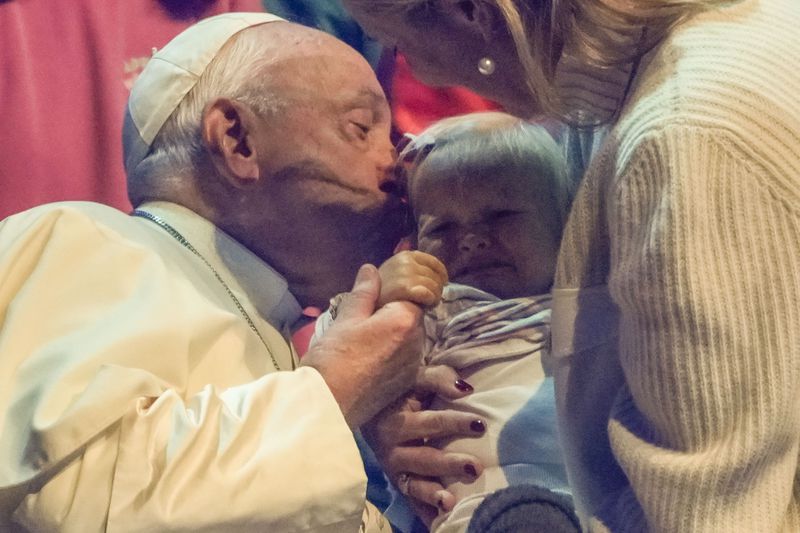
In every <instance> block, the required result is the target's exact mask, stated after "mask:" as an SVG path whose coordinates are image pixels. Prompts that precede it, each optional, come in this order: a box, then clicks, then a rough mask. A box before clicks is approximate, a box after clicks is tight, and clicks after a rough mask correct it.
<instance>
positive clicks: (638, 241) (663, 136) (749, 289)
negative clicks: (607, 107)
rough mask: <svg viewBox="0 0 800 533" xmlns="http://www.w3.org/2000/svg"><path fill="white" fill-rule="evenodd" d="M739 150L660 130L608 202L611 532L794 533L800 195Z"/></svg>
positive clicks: (687, 131)
mask: <svg viewBox="0 0 800 533" xmlns="http://www.w3.org/2000/svg"><path fill="white" fill-rule="evenodd" d="M737 139H738V138H737V137H735V136H734V135H733V134H731V133H729V132H728V131H727V130H724V129H721V128H713V127H702V126H697V125H695V126H689V125H682V124H680V123H678V124H676V123H674V122H673V123H670V124H669V125H667V126H665V127H657V128H650V129H649V131H648V133H647V134H645V135H643V136H642V137H640V139H639V140H638V141H637V143H636V145H635V146H634V147H633V148H632V150H631V152H630V157H629V158H626V159H627V161H626V162H625V164H624V167H623V168H621V169H618V174H617V178H616V179H615V180H614V181H613V182H612V183H611V184H610V187H609V189H608V190H607V197H606V200H607V201H606V206H607V223H608V232H609V242H610V273H609V278H608V282H609V290H610V293H611V296H612V298H613V300H614V301H615V303H616V304H617V305H618V307H619V310H620V322H619V329H618V331H619V361H620V364H621V366H622V369H623V371H624V375H625V383H626V384H625V386H624V387H623V389H622V390H621V392H620V394H619V395H618V396H617V399H616V402H615V405H614V407H613V408H612V412H611V418H610V421H609V426H608V431H609V438H610V441H611V446H612V449H613V451H614V455H615V457H616V459H617V461H618V462H619V464H620V466H621V467H622V468H623V470H624V471H625V474H626V475H627V477H628V479H629V482H630V487H629V489H627V490H626V491H623V494H622V495H619V496H618V497H616V498H613V499H612V500H613V501H608V502H607V504H609V505H610V507H608V508H606V509H605V510H601V511H599V513H597V516H599V518H601V519H603V521H604V522H605V523H606V524H605V525H606V526H608V527H610V528H611V530H612V531H643V530H647V529H649V530H652V531H669V532H678V531H764V532H765V531H796V530H797V529H798V528H800V512H799V511H798V498H799V497H800V486H799V485H798V481H797V468H798V451H800V270H798V268H797V266H798V263H799V260H798V258H800V194H798V193H799V192H800V190H799V189H798V182H797V179H796V178H797V176H791V175H787V167H783V168H781V166H780V165H777V164H771V165H768V163H766V162H767V161H771V162H775V160H776V159H775V158H774V157H771V158H766V157H764V154H759V153H755V152H754V151H753V149H751V148H750V146H748V145H746V144H745V143H742V142H739V141H738V140H737ZM762 162H763V163H762ZM595 525H596V523H595Z"/></svg>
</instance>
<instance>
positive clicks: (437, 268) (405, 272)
mask: <svg viewBox="0 0 800 533" xmlns="http://www.w3.org/2000/svg"><path fill="white" fill-rule="evenodd" d="M378 273H379V274H380V276H381V295H380V298H379V299H378V305H379V306H381V305H384V304H387V303H389V302H395V301H398V300H407V301H410V302H414V303H416V304H419V305H434V304H436V303H438V302H439V298H441V297H442V288H443V287H444V285H445V283H447V269H446V268H445V267H444V265H443V264H442V262H441V261H439V260H438V259H436V258H435V257H433V256H432V255H430V254H426V253H425V252H419V251H416V250H414V251H408V250H406V251H403V252H400V253H398V254H395V255H393V256H392V257H390V258H389V259H387V260H386V262H384V263H383V264H382V265H381V267H380V268H379V269H378Z"/></svg>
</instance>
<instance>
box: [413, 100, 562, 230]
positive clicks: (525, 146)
mask: <svg viewBox="0 0 800 533" xmlns="http://www.w3.org/2000/svg"><path fill="white" fill-rule="evenodd" d="M399 159H400V161H405V162H406V175H407V179H408V190H409V192H410V193H411V194H409V203H410V206H411V209H412V211H414V205H415V202H414V196H413V190H414V183H415V180H416V179H417V178H419V176H420V175H422V174H424V173H425V172H426V171H427V168H429V165H430V164H431V163H433V164H434V165H435V166H436V167H437V168H442V167H444V168H446V169H447V171H448V173H450V174H451V175H455V176H470V175H473V174H474V173H475V171H476V170H480V169H489V168H501V169H502V171H503V172H509V173H515V174H520V175H523V176H527V177H529V179H530V180H531V186H532V187H536V189H537V192H542V193H543V194H545V195H549V196H550V198H549V200H550V201H549V202H548V203H549V205H550V206H551V207H552V208H553V215H554V216H553V221H554V225H553V227H551V228H550V229H551V230H552V232H553V234H554V235H555V236H556V237H557V238H560V236H561V233H562V232H563V229H564V225H565V223H566V218H567V214H568V213H569V208H570V204H571V202H572V198H573V196H574V192H575V188H576V187H575V184H573V183H572V182H571V181H570V179H569V174H568V172H567V164H566V161H565V159H564V157H563V155H562V153H561V150H560V149H559V147H558V145H557V144H556V142H555V141H554V140H553V138H552V137H551V136H550V134H549V133H548V132H547V130H546V129H545V128H544V127H543V126H541V125H538V124H534V123H531V122H527V121H525V120H522V119H519V118H517V117H514V116H512V115H509V114H506V113H501V112H495V111H486V112H480V113H469V114H466V115H459V116H456V117H450V118H446V119H443V120H440V121H438V122H436V123H435V124H433V125H431V126H429V127H428V128H427V129H426V130H425V131H423V132H422V133H420V135H418V136H416V137H414V138H413V140H412V141H411V142H410V143H409V144H408V145H407V146H406V147H405V148H403V150H402V151H401V152H400V155H399Z"/></svg>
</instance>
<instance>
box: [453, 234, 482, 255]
mask: <svg viewBox="0 0 800 533" xmlns="http://www.w3.org/2000/svg"><path fill="white" fill-rule="evenodd" d="M488 247H489V239H488V238H487V237H486V235H485V234H484V233H483V232H475V231H468V232H466V233H465V234H464V235H462V237H461V238H460V239H459V241H458V249H459V250H460V251H462V252H477V251H479V250H485V249H486V248H488Z"/></svg>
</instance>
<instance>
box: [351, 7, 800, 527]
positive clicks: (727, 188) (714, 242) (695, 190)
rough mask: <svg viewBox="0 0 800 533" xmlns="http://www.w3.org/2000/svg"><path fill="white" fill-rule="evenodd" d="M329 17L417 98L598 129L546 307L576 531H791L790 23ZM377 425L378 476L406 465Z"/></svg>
mask: <svg viewBox="0 0 800 533" xmlns="http://www.w3.org/2000/svg"><path fill="white" fill-rule="evenodd" d="M345 4H346V5H347V7H348V8H349V9H350V10H351V12H352V13H353V14H354V15H355V17H356V18H357V19H358V20H359V22H360V23H361V24H362V25H363V26H364V27H365V28H366V30H367V31H368V32H370V33H372V34H373V35H374V36H376V37H377V38H379V39H381V40H383V41H384V43H385V44H387V45H395V46H397V47H398V49H399V50H400V51H402V52H403V53H404V54H405V55H406V56H407V57H408V60H409V63H410V64H411V66H412V68H413V69H414V70H415V72H416V74H417V75H418V76H419V77H420V78H422V79H423V81H426V82H428V83H432V84H462V85H466V86H467V87H469V88H471V89H473V90H475V91H478V92H480V93H482V94H484V95H485V96H487V97H489V98H492V99H494V100H496V101H498V102H500V103H501V104H503V105H504V107H505V108H506V109H508V110H510V111H512V112H514V113H516V114H518V115H520V116H524V117H533V116H538V115H549V116H553V117H560V118H561V119H562V120H564V121H566V122H568V123H571V124H573V125H577V126H599V125H606V126H607V127H608V134H607V136H606V138H605V139H604V141H603V143H602V145H601V146H600V147H599V148H598V150H597V151H596V153H595V155H594V157H593V159H592V161H591V162H590V164H589V167H588V169H587V172H586V175H585V177H584V180H583V183H582V185H581V189H580V191H579V193H578V197H577V199H576V201H575V203H574V204H573V210H572V213H571V215H570V220H569V223H568V225H567V228H566V232H565V236H564V239H563V241H562V246H561V251H560V257H559V266H558V272H557V276H556V284H555V289H554V298H555V303H554V314H553V336H554V337H553V351H554V359H555V360H554V367H555V368H556V384H557V387H556V395H557V400H558V402H559V420H560V427H561V432H562V435H561V436H562V441H563V446H564V450H565V453H566V455H567V462H568V469H569V473H570V480H571V482H572V485H573V490H574V494H575V497H576V504H577V506H578V510H579V511H580V513H581V515H582V519H583V521H584V525H585V526H586V527H587V528H589V529H593V530H595V529H596V530H611V531H643V530H652V531H668V532H674V531H800V476H798V449H800V394H798V393H797V390H798V386H800V274H799V272H800V103H798V102H800V100H798V98H797V95H798V94H800V32H797V28H798V27H800V3H798V2H797V1H796V0H739V1H730V0H728V1H724V2H723V1H715V0H706V1H702V0H627V1H625V0H549V1H548V0H543V1H537V0H528V1H524V0H464V1H454V0H428V1H422V0H405V1H402V0H398V1H390V0H347V1H346V2H345ZM377 427H378V428H379V429H378V430H377V431H376V433H377V434H378V439H377V441H378V444H379V447H381V448H382V450H380V451H379V455H380V456H381V457H384V458H389V459H391V458H392V457H395V456H397V455H398V453H397V452H398V450H404V451H407V450H405V448H406V447H403V446H398V445H397V443H396V442H395V441H397V440H399V439H394V440H392V439H390V438H388V437H386V438H380V437H381V435H384V434H385V432H384V433H382V432H381V431H380V427H381V424H380V423H378V424H377ZM420 457H421V455H420ZM420 460H422V459H420ZM440 463H443V460H441V461H440ZM440 463H437V464H440ZM408 465H409V463H408V461H406V462H405V463H404V464H403V465H402V466H403V467H405V470H410V471H411V473H412V474H413V473H425V472H426V469H425V468H423V467H418V468H416V469H414V470H412V469H411V468H409V466H408ZM385 466H386V468H387V470H388V471H389V474H390V476H395V477H393V478H392V479H396V476H398V475H400V473H401V472H400V470H399V468H401V467H400V466H398V464H397V463H392V461H391V460H386V461H385ZM426 468H427V467H426ZM427 471H428V472H430V473H434V474H435V472H436V468H434V467H432V466H431V467H430V468H428V470H427ZM402 473H403V474H404V477H402V479H403V481H404V488H405V489H406V491H407V492H409V493H410V494H411V495H412V496H414V497H416V499H417V500H418V501H419V502H421V503H426V504H435V502H436V501H437V500H436V499H434V498H435V497H434V496H433V495H434V494H437V491H438V490H439V489H440V488H441V487H439V486H437V485H435V484H432V483H431V481H430V480H423V479H417V478H415V477H413V476H412V477H411V481H408V479H409V478H408V476H407V475H405V474H406V473H407V472H405V471H404V472H402ZM438 494H439V501H441V493H438Z"/></svg>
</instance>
